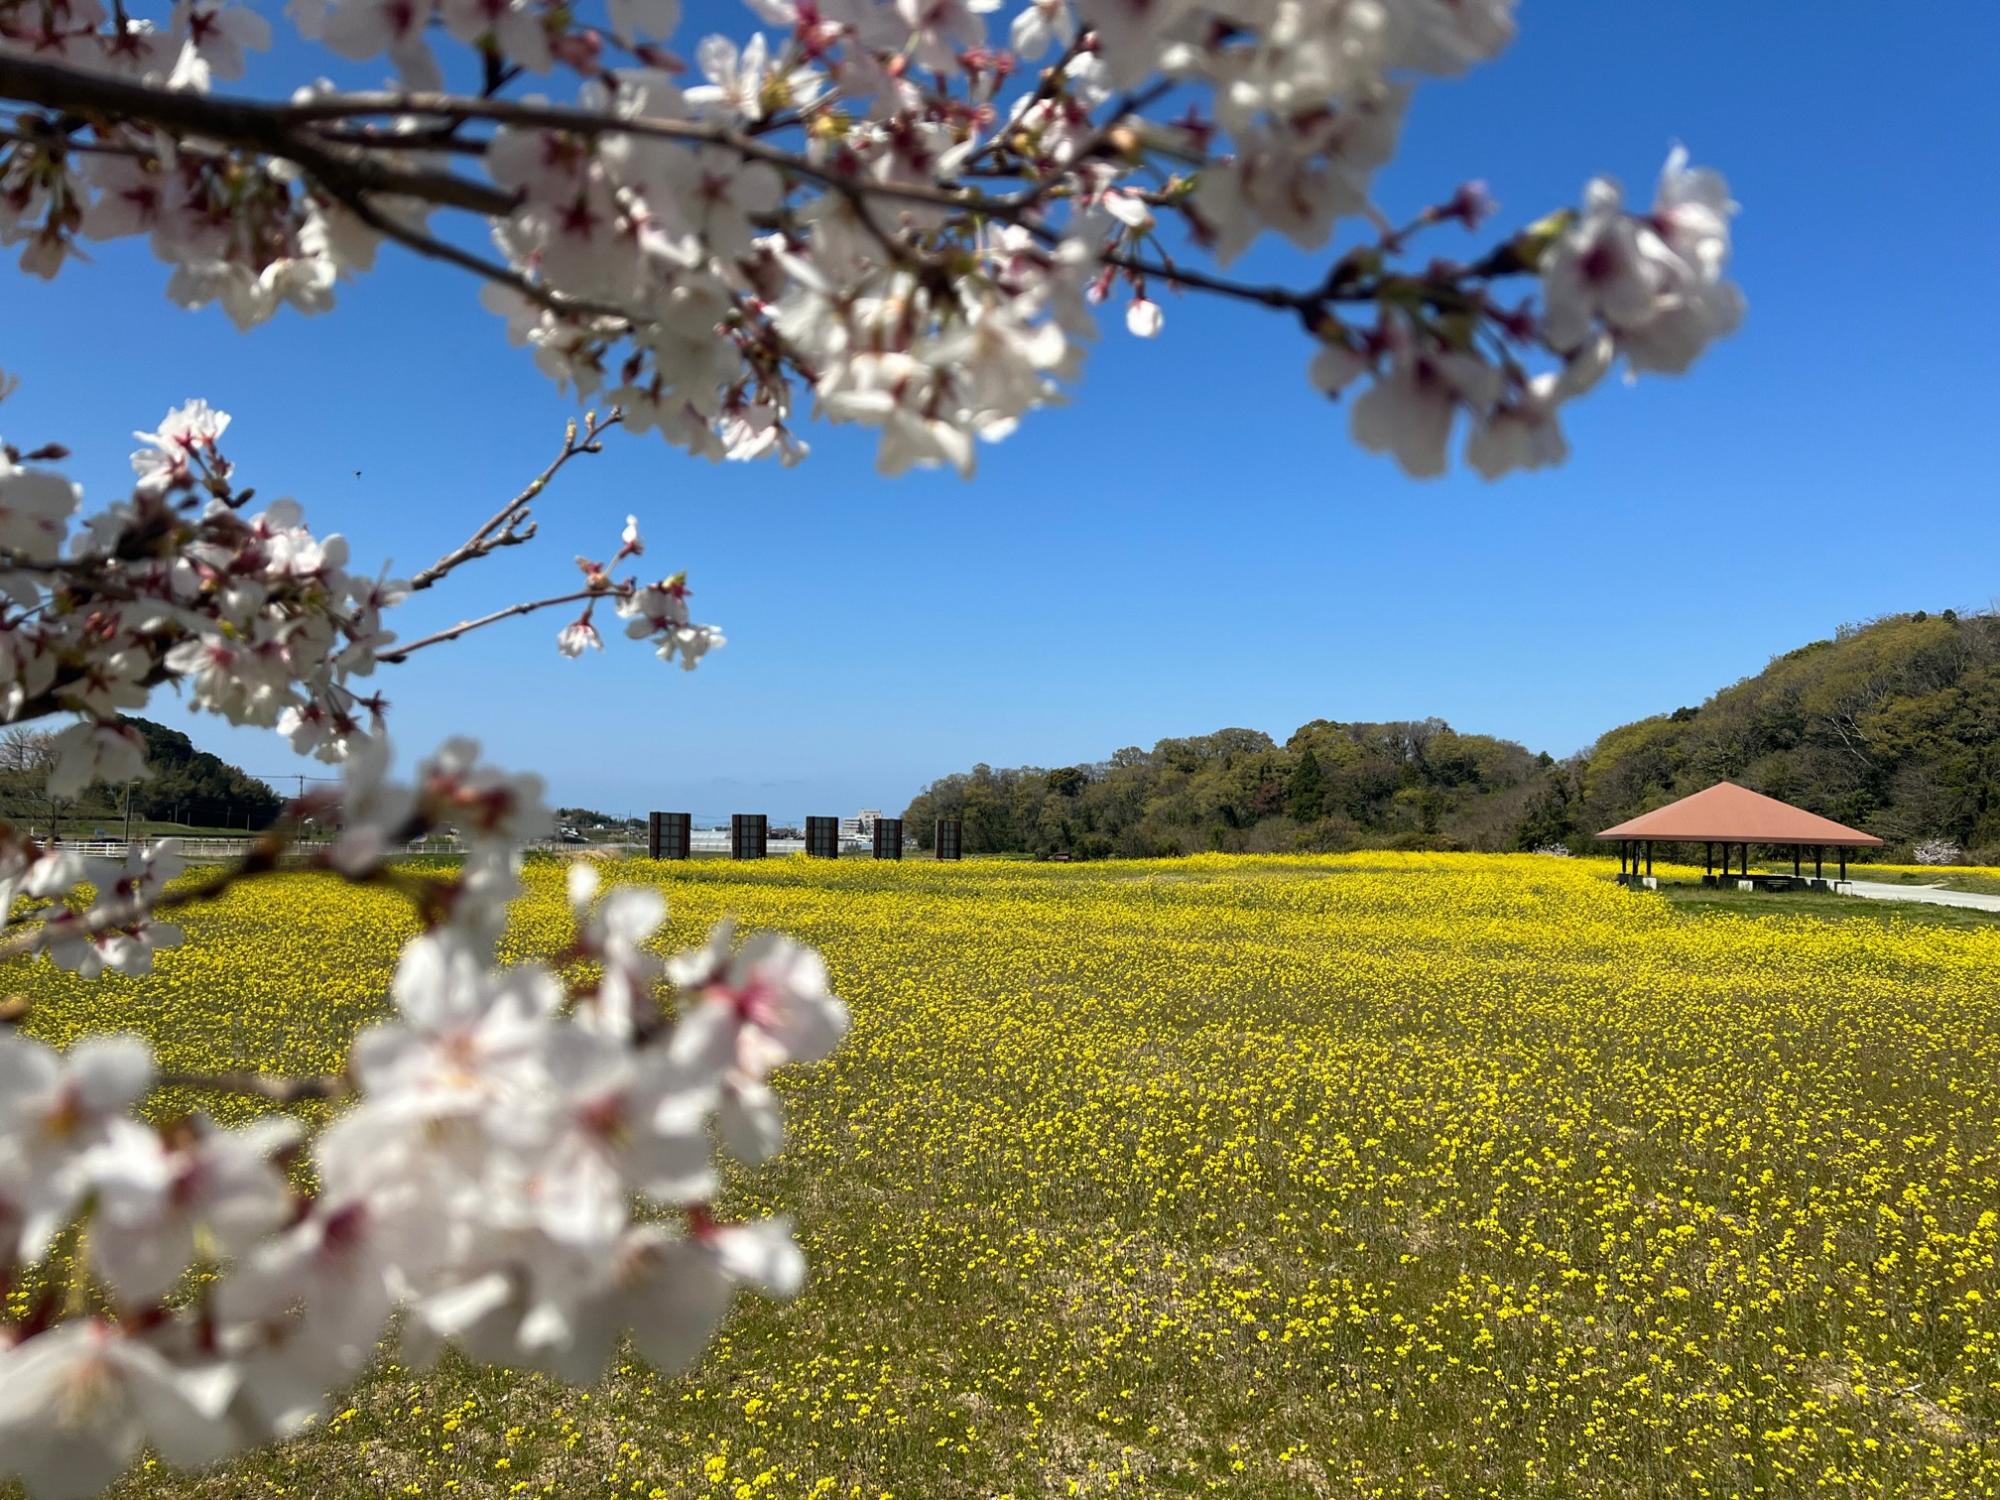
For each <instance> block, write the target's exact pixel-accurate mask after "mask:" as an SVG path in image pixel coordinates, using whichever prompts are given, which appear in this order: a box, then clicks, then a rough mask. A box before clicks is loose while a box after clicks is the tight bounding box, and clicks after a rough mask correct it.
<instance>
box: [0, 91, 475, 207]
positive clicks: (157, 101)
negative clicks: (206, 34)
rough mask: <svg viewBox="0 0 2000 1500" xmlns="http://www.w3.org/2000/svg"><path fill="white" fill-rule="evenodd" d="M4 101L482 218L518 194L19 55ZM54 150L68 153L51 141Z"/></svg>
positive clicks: (271, 120) (218, 102)
mask: <svg viewBox="0 0 2000 1500" xmlns="http://www.w3.org/2000/svg"><path fill="white" fill-rule="evenodd" d="M0 97H5V98H8V99H14V100H18V101H20V102H22V103H24V104H38V105H40V106H42V107H43V108H45V109H55V110H61V111H64V112H65V113H72V114H83V115H85V116H87V117H109V118H113V119H118V118H123V119H129V120H139V121H143V122H145V123H146V124H149V125H153V126H157V127H159V128H161V129H164V130H168V131H172V132H174V133H176V134H181V135H190V136H193V137H195V138H197V139H203V140H213V141H219V142H222V143H224V144H229V145H236V146H243V147H247V148H249V149H251V150H255V151H259V152H263V153H265V154H267V155H270V156H276V157H280V158H282V159H284V160H286V161H290V162H295V163H296V164H297V165H299V166H300V167H303V168H304V169H305V170H306V171H307V172H309V173H311V174H312V175H313V176H314V177H317V178H319V179H321V180H322V181H324V182H326V183H327V184H328V185H329V186H331V185H332V184H334V183H341V184H343V185H344V186H346V187H347V188H349V189H351V190H353V191H357V192H365V193H388V194H393V195H396V196H400V197H410V198H420V199H423V200H424V201H425V202H429V203H438V204H443V205H446V206H448V207H452V208H462V209H467V210H470V211H471V212H473V213H481V214H506V213H508V212H510V211H511V210H512V208H513V206H514V198H513V195H511V194H509V193H506V192H503V191H501V190H500V189H498V188H495V187H492V186H490V185H488V184H486V183H481V182H476V181H474V180H473V179H471V178H468V177H459V176H457V175H455V174H454V173H450V172H434V171H427V170H424V169H422V168H404V167H396V166H390V165H386V164H384V163H382V162H380V161H377V160H375V159H374V158H372V157H356V156H342V155H339V154H337V152H336V151H335V150H334V149H332V148H331V147H330V145H329V143H327V142H325V141H319V140H315V139H313V138H312V137H310V136H306V135H302V134H300V133H299V132H297V131H295V130H292V129H291V128H289V121H288V116H287V108H288V107H287V106H274V105H269V104H263V103H260V102H258V101H256V100H249V99H231V98H227V97H220V96H215V95H205V94H193V93H187V92H182V91H178V90H174V89H168V88H163V87H154V86H152V85H149V84H144V83H132V82H129V81H127V80H125V79H122V78H117V77H113V76H110V75H108V74H103V73H90V72H86V71H84V70H82V69H79V68H69V67H64V66H62V65H61V64H60V63H47V62H39V61H37V60H35V59H33V58H29V57H22V56H20V55H19V54H17V53H12V52H0ZM50 149H53V150H62V149H67V148H66V147H64V146H62V145H61V144H59V143H51V144H50Z"/></svg>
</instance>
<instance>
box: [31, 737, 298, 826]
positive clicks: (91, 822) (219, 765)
mask: <svg viewBox="0 0 2000 1500" xmlns="http://www.w3.org/2000/svg"><path fill="white" fill-rule="evenodd" d="M126 722H127V723H129V724H130V725H131V726H132V727H133V728H134V729H136V730H138V731H139V733H140V734H141V735H142V736H143V737H144V739H145V741H146V762H147V764H148V765H149V766H150V767H151V770H152V774H151V775H149V776H147V777H146V778H145V779H144V780H142V781H136V782H134V783H133V784H132V786H131V788H130V792H131V798H132V817H133V820H134V827H135V829H137V830H139V831H143V832H154V833H157V832H161V831H165V830H167V829H169V828H183V827H185V828H189V829H209V828H214V829H225V830H226V829H236V830H244V829H249V828H262V827H264V826H266V825H267V824H268V823H270V821H271V820H272V819H273V818H274V817H276V816H277V815H278V810H279V809H280V808H281V807H283V806H284V799H283V798H282V797H280V796H279V795H278V794H277V793H276V792H274V791H272V790H271V788H270V787H268V786H266V785H265V784H264V783H263V782H261V781H259V780H258V779H257V778H256V777H254V776H251V775H249V774H248V773H246V772H244V771H242V770H239V769H238V768H237V767H235V766H232V765H230V764H229V763H228V762H227V761H225V760H223V759H221V757H219V756H215V755H211V754H209V752H208V751H206V750H198V749H196V748H195V746H194V742H193V741H192V740H190V739H189V738H188V737H187V736H186V735H184V734H182V733H181V732H180V731H179V730H178V729H169V728H167V727H166V726H165V725H164V724H155V723H154V722H152V720H150V719H140V718H132V717H128V718H127V720H126ZM52 738H53V734H52V732H51V731H48V730H43V729H39V728H35V727H33V726H30V727H27V728H23V729H16V730H12V731H9V732H8V733H7V734H6V735H5V736H0V819H4V820H6V821H9V822H13V823H16V824H19V825H21V826H24V827H29V828H33V829H35V830H36V831H37V832H47V831H48V830H49V829H50V827H51V826H54V827H55V828H57V829H58V830H59V831H61V832H63V833H65V834H69V835H75V834H78V833H81V834H85V835H88V834H90V833H93V832H95V831H97V830H98V829H100V828H101V829H103V830H104V831H105V832H107V833H109V834H113V835H116V834H119V833H122V832H123V831H124V827H125V797H126V792H127V789H126V788H125V787H123V786H93V787H91V788H89V789H88V790H86V791H85V792H84V794H83V795H82V797H80V798H76V799H64V800H62V801H59V802H54V803H52V802H51V801H50V800H49V797H48V794H47V782H48V773H49V766H50V763H51V760H52V751H51V748H50V741H51V740H52Z"/></svg>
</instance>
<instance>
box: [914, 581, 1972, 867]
mask: <svg viewBox="0 0 2000 1500" xmlns="http://www.w3.org/2000/svg"><path fill="white" fill-rule="evenodd" d="M1996 731H2000V618H1996V617H1995V616H1994V615H1993V614H1991V613H1980V614H1974V615H1966V616H1960V615H1958V614H1957V613H1955V612H1954V611H1951V610H1946V611H1944V612H1943V613H1942V614H1937V615H1932V614H1929V613H1926V612H1923V611H1919V612H1917V613H1914V614H1904V615H1892V616H1888V617H1885V618H1883V619H1879V620H1875V621H1872V622H1869V623H1867V624H1862V625H1850V626H1843V627H1841V628H1840V630H1839V631H1837V632H1836V633H1835V635H1834V637H1833V639H1831V640H1825V641H1816V642H1813V643H1812V644H1810V645H1807V646H1803V647H1800V648H1799V649H1798V650H1796V651H1791V652H1788V653H1786V654H1785V655H1783V656H1780V657H1778V658H1776V659H1775V660H1773V661H1772V662H1771V664H1770V665H1769V666H1767V667H1766V668H1765V669H1764V670H1763V671H1762V672H1759V673H1757V674H1756V675H1755V676H1753V677H1748V678H1745V679H1744V680H1743V681H1741V682H1738V683H1736V684H1734V685H1732V686H1730V687H1727V688H1724V689H1722V690H1721V691H1719V692H1718V693H1716V694H1715V695H1714V696H1713V697H1711V698H1709V699H1708V700H1707V701H1706V702H1705V703H1702V704H1700V705H1699V706H1696V707H1683V708H1677V709H1674V710H1673V711H1671V712H1669V713H1663V714H1659V715H1656V716H1654V717H1652V718H1647V719H1641V720H1639V721H1637V722H1636V723H1632V724H1626V725H1622V726H1620V727H1619V728H1617V729H1613V730H1611V731H1609V732H1608V733H1606V734H1605V735H1603V736H1602V737H1601V738H1600V739H1599V740H1598V741H1597V742H1596V743H1595V744H1594V745H1591V746H1590V747H1588V748H1587V749H1585V750H1583V751H1580V752H1578V753H1576V754H1574V755H1570V756H1568V757H1565V758H1563V759H1560V760H1558V759H1556V758H1555V757H1553V756H1551V755H1548V754H1546V753H1543V754H1537V753H1535V752H1533V751H1530V750H1528V749H1526V748H1525V747H1523V746H1521V745H1519V744H1516V743H1514V742H1512V741H1510V740H1503V739H1497V738H1495V737H1493V736H1490V735H1482V734H1468V733H1464V732H1461V731H1459V730H1456V729H1454V728H1452V726H1451V725H1449V724H1447V723H1446V722H1444V721H1443V720H1442V719H1424V720H1417V721H1404V722H1396V723H1380V724H1376V723H1339V722H1336V721H1333V720H1330V719H1315V720H1313V721H1312V722H1311V723H1308V724H1304V725H1301V726H1300V727H1299V728H1298V729H1297V730H1295V731H1293V733H1292V734H1291V735H1290V736H1289V737H1288V738H1287V739H1286V740H1285V742H1284V743H1283V744H1282V745H1281V744H1279V743H1277V742H1276V741H1275V740H1273V739H1272V737H1271V736H1270V735H1268V734H1265V733H1263V732H1262V731H1260V730H1255V729H1223V730H1219V731H1217V732H1216V733H1213V734H1207V735H1197V736H1193V737H1190V738H1177V739H1165V740H1161V741H1160V742H1159V743H1158V744H1156V745H1154V746H1153V748H1152V749H1150V750H1145V749H1141V748H1139V747H1137V746H1130V747H1127V748H1125V749H1122V750H1118V751H1116V752H1114V753H1113V754H1112V755H1111V756H1110V758H1109V759H1107V760H1103V761H1098V762H1093V763H1089V764H1083V765H1073V766H1058V767H1053V768H1049V767H1039V766H1020V767H1014V768H1008V769H996V768H994V767H992V766H988V765H978V766H974V767H973V768H972V770H970V771H967V772H959V773H956V774H953V775H950V776H946V777H943V778H942V779H940V780H938V781H934V782H932V783H931V784H930V785H929V786H928V787H926V788H925V789H924V790H923V791H922V792H920V793H919V794H918V795H917V796H916V798H915V799H914V800H913V801H912V802H911V803H910V805H909V807H908V809H907V810H906V811H905V813H904V817H905V818H906V819H907V820H908V821H909V823H910V826H911V830H912V833H913V834H914V835H915V836H916V838H917V839H918V840H919V841H928V839H929V837H930V830H931V827H932V823H933V821H934V820H935V819H936V818H939V817H954V818H958V819H960V820H961V822H962V823H963V826H964V840H965V850H966V852H967V853H969V854H986V853H1026V854H1034V855H1039V856H1054V855H1067V856H1069V857H1071V858H1077V859H1097V858H1106V857H1113V856H1116V857H1133V858H1147V857H1158V856H1163V855H1175V854H1190V853H1196V852H1200V851H1203V850H1224V851H1237V852H1248V853H1275V852H1282V851H1288V850H1312V851H1324V850H1343V849H1354V848H1364V847H1386V848H1413V849H1474V850H1510V849H1535V848H1547V847H1553V846H1564V847H1567V848H1570V849H1572V850H1577V851H1581V850H1582V849H1583V848H1585V847H1587V846H1588V844H1589V840H1590V836H1591V835H1592V834H1593V833H1595V832H1596V830H1598V829H1600V828H1606V827H1609V826H1610V825H1611V824H1613V823H1616V822H1619V821H1621V820H1623V819H1625V818H1628V817H1632V816H1635V815H1636V814H1638V813H1641V812H1646V811H1649V810H1650V809H1652V808H1655V807H1659V806H1662V805H1664V804H1665V803H1668V802H1671V801H1673V800H1674V799H1676V798H1678V797H1683V796H1686V795H1687V794H1688V793H1690V792H1695V791H1699V790H1701V789H1702V788H1703V787H1706V786H1709V785H1712V784H1713V783H1714V782H1717V781H1721V780H1730V781H1735V782H1738V783H1740V784H1742V785H1744V786H1748V787H1751V788H1753V789H1754V790H1757V791H1761V792H1765V793H1767V794H1769V795H1770V796H1774V797H1780V798H1782V799H1784V800H1785V801H1787V802H1793V803H1796V804H1798V805H1799V806H1801V807H1805V808H1809V809H1810V810H1812V811H1814V812H1817V813H1821V814H1823V815H1824V816H1827V817H1831V818H1835V819H1838V820H1839V821H1841V822H1844V823H1851V824H1854V825H1855V826H1857V827H1861V828H1864V829H1866V830H1868V831H1869V832H1871V833H1875V834H1877V835H1879V836H1880V837H1882V838H1884V839H1885V840H1887V841H1888V848H1887V849H1886V850H1885V855H1887V856H1888V857H1895V856H1897V855H1899V854H1906V853H1907V851H1908V849H1909V848H1910V847H1911V846H1912V845H1914V844H1916V843H1919V842H1922V841H1925V840H1929V839H1944V840H1948V841H1950V842H1952V843H1956V844H1958V845H1960V846H1961V847H1963V848H1964V849H1965V850H1966V851H1967V857H1968V858H1976V859H1979V860H1981V862H1989V861H1990V862H2000V734H1996Z"/></svg>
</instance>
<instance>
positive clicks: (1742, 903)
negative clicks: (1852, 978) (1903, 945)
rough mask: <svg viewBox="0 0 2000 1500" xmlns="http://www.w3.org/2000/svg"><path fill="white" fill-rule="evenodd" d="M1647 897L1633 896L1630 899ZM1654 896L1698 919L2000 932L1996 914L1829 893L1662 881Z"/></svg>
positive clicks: (1918, 902)
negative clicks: (1889, 924)
mask: <svg viewBox="0 0 2000 1500" xmlns="http://www.w3.org/2000/svg"><path fill="white" fill-rule="evenodd" d="M1868 878H1872V877H1868ZM1906 883H1907V882H1906ZM1652 894H1654V893H1653V892H1650V891H1637V892H1634V896H1635V898H1636V897H1639V896H1646V895H1652ZM1658 894H1659V896H1661V897H1662V898H1664V899H1665V900H1667V901H1669V902H1671V903H1672V904H1673V905H1674V906H1676V907H1678V908H1681V909H1683V910H1686V911H1688V912H1691V913H1697V914H1703V915H1715V916H1731V917H1813V918H1816V919H1817V920H1819V921H1823V922H1915V923H1918V924H1920V925H1923V926H1929V927H1949V928H1955V929H1958V930H1960V931H1970V932H1983V931H2000V912H1990V911H1973V910H1971V909H1969V908H1967V907H1962V906H1933V905H1931V904H1929V903H1927V902H1922V901H1876V900H1870V899H1865V898H1863V897H1860V896H1837V895H1834V894H1833V893H1831V892H1829V891H1763V890H1759V891H1739V890H1738V889H1736V887H1735V886H1733V885H1730V886H1704V885H1695V884H1688V883H1684V882H1678V881H1676V882H1669V881H1665V880H1662V881H1661V882H1660V889H1659V891H1658Z"/></svg>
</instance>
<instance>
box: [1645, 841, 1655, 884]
mask: <svg viewBox="0 0 2000 1500" xmlns="http://www.w3.org/2000/svg"><path fill="white" fill-rule="evenodd" d="M1652 874H1653V841H1652V840H1651V839H1647V840H1646V876H1647V878H1648V879H1651V878H1652Z"/></svg>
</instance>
